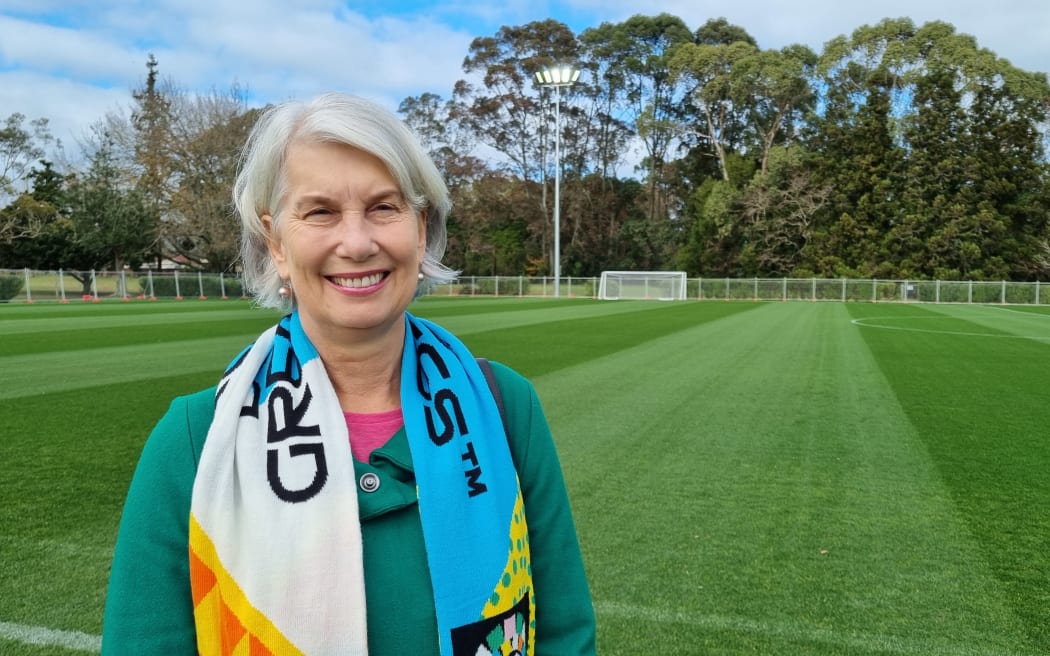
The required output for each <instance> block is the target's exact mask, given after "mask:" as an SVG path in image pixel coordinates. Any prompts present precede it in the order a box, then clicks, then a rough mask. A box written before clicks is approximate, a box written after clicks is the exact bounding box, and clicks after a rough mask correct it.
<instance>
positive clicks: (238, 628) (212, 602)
mask: <svg viewBox="0 0 1050 656" xmlns="http://www.w3.org/2000/svg"><path fill="white" fill-rule="evenodd" d="M190 587H191V589H192V591H193V615H194V618H195V619H196V623H197V649H198V650H199V651H200V656H249V655H250V656H303V652H301V651H300V650H299V649H298V648H296V646H295V645H293V644H292V643H291V642H289V641H288V639H287V638H285V637H284V635H283V634H282V633H281V631H280V630H279V629H278V628H277V627H275V626H274V625H273V623H272V622H271V621H270V620H269V618H267V617H266V616H265V615H263V614H262V613H261V612H260V611H259V610H258V609H256V608H255V607H254V606H252V604H251V602H249V601H248V598H247V597H246V596H245V594H244V591H243V590H241V587H240V586H239V585H237V582H236V581H234V580H233V577H232V576H230V573H229V572H227V571H226V569H225V568H223V566H222V563H221V562H220V561H219V557H218V554H217V553H216V550H215V544H214V543H213V542H212V541H211V538H209V537H208V535H207V533H205V532H204V529H203V528H201V526H200V524H198V523H197V519H196V518H195V517H193V516H192V515H190Z"/></svg>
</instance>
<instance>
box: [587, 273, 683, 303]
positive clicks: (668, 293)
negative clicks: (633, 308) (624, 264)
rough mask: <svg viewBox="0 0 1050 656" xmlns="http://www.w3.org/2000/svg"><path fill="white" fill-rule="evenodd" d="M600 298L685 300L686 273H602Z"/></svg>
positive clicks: (613, 299) (599, 288) (610, 299)
mask: <svg viewBox="0 0 1050 656" xmlns="http://www.w3.org/2000/svg"><path fill="white" fill-rule="evenodd" d="M598 298H600V299H603V300H607V301H615V300H617V299H657V300H661V301H684V300H685V271H602V280H601V282H600V283H599V285H598Z"/></svg>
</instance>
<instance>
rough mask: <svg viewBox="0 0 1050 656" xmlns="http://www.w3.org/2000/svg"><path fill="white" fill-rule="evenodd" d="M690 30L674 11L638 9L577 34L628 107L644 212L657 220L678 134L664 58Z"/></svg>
mask: <svg viewBox="0 0 1050 656" xmlns="http://www.w3.org/2000/svg"><path fill="white" fill-rule="evenodd" d="M692 38H693V35H692V32H690V30H689V28H688V27H686V25H685V23H684V22H682V20H681V19H680V18H678V17H676V16H672V15H670V14H666V13H665V14H660V15H659V16H641V15H636V16H632V17H631V18H629V19H627V20H626V21H624V22H623V23H619V24H612V23H603V24H602V25H601V26H599V27H598V28H594V29H590V30H586V31H584V32H583V33H582V34H581V35H580V39H581V41H582V42H583V43H584V44H586V46H587V52H588V55H589V56H590V57H592V58H594V59H595V60H597V61H601V62H604V67H605V70H604V73H603V78H604V80H606V81H607V82H611V83H612V84H611V85H610V88H609V90H608V93H610V95H613V96H614V98H615V100H612V99H610V102H611V103H612V104H614V105H621V106H624V107H627V108H628V112H629V115H630V116H631V117H632V118H633V122H634V125H635V132H636V134H637V135H638V137H639V138H640V140H641V143H642V144H643V146H644V147H645V151H646V154H647V158H646V160H645V162H644V163H643V166H644V167H645V170H646V172H647V176H646V177H647V179H648V189H649V203H648V211H647V215H648V218H649V220H650V221H655V219H656V218H657V215H658V213H659V212H658V210H659V208H663V207H666V204H665V199H663V198H662V194H661V192H660V189H661V188H662V187H663V185H664V184H665V180H664V175H663V174H664V165H665V164H666V162H667V159H668V156H669V155H668V154H669V152H670V150H671V146H672V145H673V144H674V142H675V139H676V138H677V133H676V131H675V129H674V126H676V125H678V124H680V122H681V114H680V107H681V100H682V97H683V91H682V88H681V86H679V85H678V84H677V83H676V80H675V79H674V78H673V77H672V75H671V71H670V70H669V69H668V58H669V57H670V55H671V53H672V51H673V50H674V49H675V48H676V47H677V46H679V45H680V44H685V43H690V42H691V41H692Z"/></svg>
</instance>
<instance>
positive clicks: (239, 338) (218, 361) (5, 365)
mask: <svg viewBox="0 0 1050 656" xmlns="http://www.w3.org/2000/svg"><path fill="white" fill-rule="evenodd" d="M255 336H256V334H255V333H251V334H246V335H235V336H229V337H211V338H201V339H191V340H185V341H181V342H163V343H150V344H139V345H135V346H111V347H107V348H93V349H88V350H83V351H65V352H63V351H59V352H52V353H33V354H30V355H15V356H9V357H3V358H0V371H4V372H11V373H10V375H12V376H14V378H13V380H17V384H10V385H4V386H0V400H4V399H16V398H20V397H25V396H33V395H37V394H50V393H54V392H62V391H68V390H75V389H88V388H92V387H96V386H98V385H106V384H110V383H120V382H128V381H138V382H144V381H148V380H153V379H157V378H164V377H168V376H177V375H182V374H189V373H197V372H202V371H214V372H215V380H216V382H218V379H219V376H221V375H222V372H223V370H224V369H225V368H226V366H227V365H229V363H230V362H231V361H232V360H233V358H234V357H235V356H236V355H237V353H239V352H240V351H241V349H243V348H244V347H245V346H246V345H247V344H248V343H249V342H250V341H251V340H252V339H254V338H255Z"/></svg>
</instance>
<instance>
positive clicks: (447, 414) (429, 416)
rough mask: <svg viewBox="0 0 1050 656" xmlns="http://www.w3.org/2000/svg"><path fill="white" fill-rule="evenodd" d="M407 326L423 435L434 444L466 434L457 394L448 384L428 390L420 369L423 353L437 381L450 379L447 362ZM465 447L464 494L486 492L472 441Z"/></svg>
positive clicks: (426, 381) (423, 374)
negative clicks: (421, 402)
mask: <svg viewBox="0 0 1050 656" xmlns="http://www.w3.org/2000/svg"><path fill="white" fill-rule="evenodd" d="M410 325H411V328H412V336H413V337H414V338H415V342H416V387H417V388H418V390H419V393H420V395H422V397H423V399H424V401H425V403H424V405H423V416H424V418H425V419H426V425H427V435H428V436H429V437H430V441H431V442H433V443H434V445H435V446H439V447H440V446H444V445H446V444H448V443H449V442H450V441H451V440H452V438H453V437H455V435H456V432H457V430H458V432H459V434H460V435H461V436H466V435H467V434H469V433H470V429H469V427H468V426H467V418H466V416H465V415H464V414H463V407H462V405H460V402H459V397H458V396H457V395H456V393H455V392H454V391H453V390H452V388H451V387H441V388H439V389H438V390H437V391H433V390H432V388H431V383H432V381H431V380H430V376H429V375H428V374H427V372H426V371H424V369H423V358H424V356H425V357H426V358H427V359H429V360H430V362H431V363H433V368H434V369H436V370H437V374H438V375H439V376H441V380H448V379H449V378H451V374H450V372H449V368H448V365H447V364H446V363H445V360H444V358H442V357H441V353H440V352H438V350H437V349H436V348H434V346H433V345H432V344H426V343H423V344H420V343H419V338H420V337H422V335H423V333H422V331H421V330H419V328H417V327H416V326H415V325H414V324H410ZM439 341H441V343H442V345H444V346H445V348H451V347H449V345H448V344H446V343H445V342H444V341H442V340H440V339H439ZM435 415H436V419H437V421H439V422H440V430H439V426H438V425H437V422H436V421H435ZM466 449H467V452H466V454H464V455H463V460H464V461H468V460H469V461H470V464H471V465H473V467H471V468H470V469H467V470H465V471H464V472H463V476H464V477H465V478H466V479H467V495H468V496H471V497H475V496H478V495H479V494H484V493H485V492H487V491H488V486H487V485H485V484H484V483H482V482H481V475H482V471H481V464H480V462H479V461H478V458H477V455H476V454H475V452H474V443H473V442H471V441H469V440H468V441H467V444H466Z"/></svg>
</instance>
